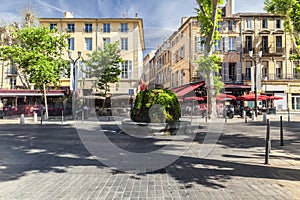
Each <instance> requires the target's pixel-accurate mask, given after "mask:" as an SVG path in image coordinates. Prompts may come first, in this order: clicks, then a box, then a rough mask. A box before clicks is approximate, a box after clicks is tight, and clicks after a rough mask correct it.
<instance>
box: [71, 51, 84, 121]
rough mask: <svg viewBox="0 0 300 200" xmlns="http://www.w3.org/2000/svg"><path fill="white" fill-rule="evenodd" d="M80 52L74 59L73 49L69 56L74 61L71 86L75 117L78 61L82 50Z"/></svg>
mask: <svg viewBox="0 0 300 200" xmlns="http://www.w3.org/2000/svg"><path fill="white" fill-rule="evenodd" d="M77 54H78V57H77V58H76V59H75V60H74V59H73V58H72V52H71V51H68V56H69V59H70V60H71V63H72V66H71V74H72V75H73V79H71V76H70V87H71V89H72V91H73V92H72V115H73V119H75V98H76V92H77V87H76V81H77V78H76V75H77V74H76V69H75V68H76V62H77V61H78V60H79V59H80V57H81V51H78V52H77Z"/></svg>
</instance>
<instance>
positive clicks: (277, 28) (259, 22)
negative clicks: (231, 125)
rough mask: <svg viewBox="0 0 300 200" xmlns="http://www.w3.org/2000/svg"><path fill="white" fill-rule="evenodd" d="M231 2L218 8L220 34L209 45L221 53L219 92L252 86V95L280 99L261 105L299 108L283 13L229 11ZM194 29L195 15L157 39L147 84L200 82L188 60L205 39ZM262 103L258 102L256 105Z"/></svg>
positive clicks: (298, 79)
mask: <svg viewBox="0 0 300 200" xmlns="http://www.w3.org/2000/svg"><path fill="white" fill-rule="evenodd" d="M233 5H234V1H232V0H229V1H227V4H226V6H225V7H224V9H223V16H222V22H220V24H219V28H218V31H219V33H220V36H221V38H220V40H219V41H217V42H216V44H215V46H214V49H213V50H214V52H218V53H219V55H220V57H221V63H220V66H221V70H220V72H219V74H220V75H221V76H222V81H223V82H224V83H225V90H228V91H226V92H227V93H231V94H233V95H235V96H239V95H243V94H244V93H249V92H251V91H252V92H254V86H255V85H256V88H257V91H258V94H266V95H275V96H280V97H282V98H283V99H281V100H276V101H273V102H269V103H268V104H269V105H266V106H271V107H276V108H277V110H288V109H289V110H295V111H300V76H299V74H300V73H299V72H297V71H296V68H297V66H299V61H291V59H290V53H291V52H292V51H293V46H292V42H291V38H290V36H289V35H288V34H287V33H286V32H285V31H284V27H283V23H284V18H283V16H280V15H274V14H267V13H237V14H234V11H233V9H232V8H233ZM200 27H201V26H200V24H199V22H198V20H197V18H196V17H189V18H186V17H184V18H182V23H181V25H180V27H179V28H178V29H177V31H175V32H174V33H173V34H172V35H171V36H170V37H169V38H168V39H166V40H164V41H163V45H162V46H160V47H159V48H158V49H157V51H156V56H155V57H154V59H153V60H152V61H151V62H152V65H150V68H149V77H150V84H152V85H156V84H159V85H162V86H164V87H165V88H175V87H179V86H182V85H186V84H189V83H191V82H197V81H201V80H204V78H203V77H202V74H201V72H200V71H199V70H198V66H197V65H195V62H194V61H195V60H196V59H197V58H199V57H201V56H203V52H204V48H205V47H204V45H203V44H202V43H201V41H203V40H205V38H204V37H203V36H202V34H201V28H200ZM166 44H168V45H166ZM251 51H252V53H253V54H252V57H250V54H249V53H250V52H251ZM260 51H261V57H260V53H259V52H260ZM162 55H168V56H169V57H168V58H170V60H168V61H170V62H167V60H166V59H162ZM162 61H163V62H162ZM254 66H256V67H254ZM255 70H256V73H255ZM255 74H256V79H257V82H256V84H254V79H255V78H254V76H255ZM168 78H169V79H168ZM262 104H263V102H259V106H260V107H262V106H263V105H262Z"/></svg>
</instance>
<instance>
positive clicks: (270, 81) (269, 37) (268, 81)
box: [237, 13, 300, 110]
mask: <svg viewBox="0 0 300 200" xmlns="http://www.w3.org/2000/svg"><path fill="white" fill-rule="evenodd" d="M237 15H238V16H239V17H240V18H241V35H242V46H243V52H242V62H243V64H242V65H243V70H242V71H243V72H242V73H243V80H244V82H245V83H246V84H249V85H250V84H251V79H252V76H253V75H254V74H255V68H254V73H253V74H252V75H251V67H252V66H254V65H255V64H256V79H257V84H256V85H257V89H258V92H259V93H263V94H269V95H276V96H281V97H283V100H280V101H275V102H274V105H273V106H275V107H277V108H278V109H283V110H286V109H288V108H289V109H290V110H300V104H299V103H300V96H299V95H300V88H299V87H298V86H299V84H300V76H299V74H298V73H297V71H296V67H297V65H298V64H299V63H298V62H293V61H291V60H290V59H289V58H290V52H291V50H292V48H293V46H292V42H291V38H290V36H289V34H287V33H286V32H285V31H284V27H283V23H284V17H283V16H280V15H273V14H267V13H238V14H237ZM250 51H252V52H253V55H252V57H250V55H249V52H250ZM252 80H253V79H252ZM297 85H298V86H297Z"/></svg>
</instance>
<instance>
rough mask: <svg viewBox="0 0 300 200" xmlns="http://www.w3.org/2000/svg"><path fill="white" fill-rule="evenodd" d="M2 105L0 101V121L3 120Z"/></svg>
mask: <svg viewBox="0 0 300 200" xmlns="http://www.w3.org/2000/svg"><path fill="white" fill-rule="evenodd" d="M3 115H4V113H3V103H2V100H1V99H0V119H3Z"/></svg>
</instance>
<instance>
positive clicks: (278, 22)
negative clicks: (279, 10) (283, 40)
mask: <svg viewBox="0 0 300 200" xmlns="http://www.w3.org/2000/svg"><path fill="white" fill-rule="evenodd" d="M276 29H281V20H280V19H276Z"/></svg>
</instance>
